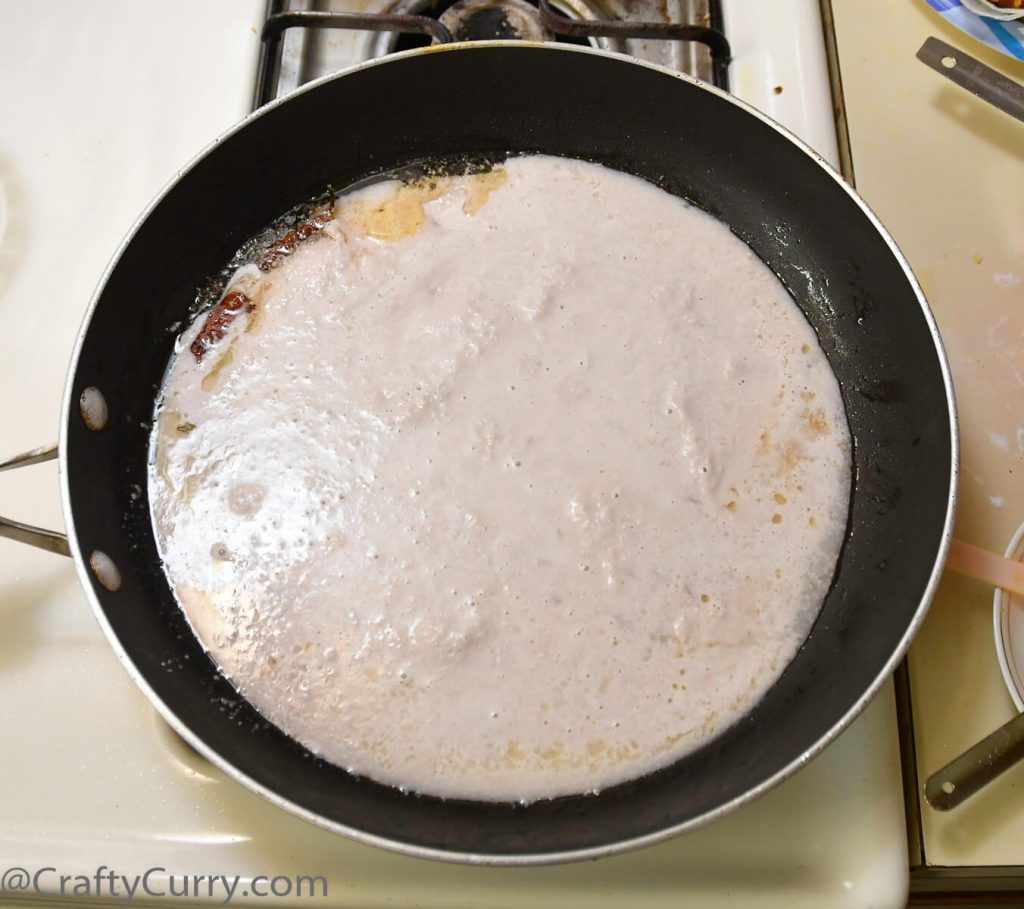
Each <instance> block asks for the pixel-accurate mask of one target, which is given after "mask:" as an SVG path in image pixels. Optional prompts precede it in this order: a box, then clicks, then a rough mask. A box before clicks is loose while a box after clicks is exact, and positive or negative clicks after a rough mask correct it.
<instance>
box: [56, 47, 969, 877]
mask: <svg viewBox="0 0 1024 909" xmlns="http://www.w3.org/2000/svg"><path fill="white" fill-rule="evenodd" d="M525 152H544V153H547V154H554V155H564V156H570V157H576V158H583V159H586V160H589V161H595V162H598V163H601V164H604V165H607V166H610V167H613V168H617V169H619V170H622V171H627V172H629V173H633V174H637V175H639V176H642V177H645V178H646V179H648V180H650V181H652V182H654V183H656V184H658V185H659V186H661V187H663V188H665V189H666V190H668V191H670V192H672V193H675V194H677V195H680V196H683V197H686V198H687V199H689V200H691V201H692V202H694V203H695V204H697V205H699V206H701V207H702V208H704V209H706V210H707V211H708V212H710V213H712V214H713V215H715V216H717V217H718V218H720V219H721V220H723V221H724V222H725V223H726V224H728V225H729V226H730V227H731V229H732V230H733V232H734V233H735V234H736V235H737V236H738V237H740V238H741V239H742V240H744V241H745V242H746V243H747V244H748V245H749V246H750V247H751V248H752V249H753V250H754V252H755V253H756V254H757V255H758V256H760V258H761V259H763V260H764V261H765V262H766V263H767V264H768V265H769V266H770V267H771V269H772V270H773V271H774V272H775V273H776V274H777V275H778V276H779V277H780V279H781V280H782V281H783V283H784V284H785V285H786V287H787V288H788V289H789V291H790V293H791V294H792V295H793V298H794V299H795V300H796V302H797V303H798V305H799V306H800V308H801V309H802V310H803V312H804V313H805V314H806V316H807V318H808V320H809V321H810V322H811V324H812V325H813V326H814V328H815V330H816V332H817V334H818V337H819V339H820V343H821V346H822V348H823V349H824V351H825V353H826V354H827V356H828V358H829V361H830V363H831V365H832V368H833V369H834V371H835V374H836V376H837V377H838V379H839V383H840V385H841V388H842V393H843V398H844V401H845V405H846V410H847V415H848V418H849V423H850V428H851V430H852V435H853V439H854V462H855V477H854V483H853V492H852V501H851V509H850V523H849V528H848V535H847V539H846V541H845V544H844V547H843V550H842V555H841V557H840V564H839V568H838V572H837V575H836V578H835V582H834V584H833V587H832V589H831V591H830V593H829V595H828V598H827V600H826V601H825V604H824V607H823V609H822V612H821V615H820V617H819V619H818V620H817V622H816V624H815V625H814V628H813V630H812V632H811V635H810V637H809V638H808V639H807V641H806V643H805V645H804V646H803V647H802V648H801V650H800V652H799V653H798V655H797V656H796V658H795V659H794V660H793V662H792V664H791V665H790V666H789V667H788V668H787V669H786V671H785V672H784V673H783V675H782V676H781V678H780V679H779V680H778V682H777V683H776V684H775V685H774V687H772V688H771V689H770V691H769V692H768V694H767V695H766V697H765V698H764V699H763V700H762V701H761V702H760V703H758V704H757V705H756V706H755V707H754V708H753V709H752V710H751V711H750V713H749V714H747V715H746V716H745V717H743V718H742V719H741V720H740V721H739V722H738V723H736V724H735V725H734V726H732V727H730V728H728V729H726V730H725V731H724V732H723V733H722V734H721V735H719V736H718V737H717V738H716V739H714V740H713V741H711V742H710V743H709V744H707V745H705V746H704V747H702V748H701V749H700V750H699V751H697V752H695V753H693V754H690V755H689V756H687V757H685V758H683V759H681V760H679V761H678V762H677V763H675V764H673V765H672V766H670V767H667V768H666V769H663V770H661V771H658V772H656V773H652V774H650V775H648V776H646V777H643V778H641V779H639V780H636V781H633V782H630V783H626V784H623V785H620V786H616V787H614V788H611V789H607V790H605V791H602V792H601V793H600V794H599V795H588V796H579V797H572V798H563V799H557V800H553V801H542V802H538V803H534V804H531V805H527V806H523V805H518V804H485V803H476V802H466V801H444V800H440V799H436V798H428V797H419V796H415V795H407V794H402V793H401V792H399V791H398V790H395V789H391V788H388V787H385V786H381V785H378V784H376V783H373V782H371V781H368V780H366V779H360V778H356V777H354V776H351V775H349V774H348V773H346V772H345V771H344V770H341V769H339V768H337V767H335V766H332V765H330V764H327V763H325V762H323V761H321V760H318V759H317V758H316V757H314V756H313V755H311V754H310V753H308V752H307V751H306V750H305V749H303V748H302V747H301V746H299V745H298V744H296V743H295V742H294V741H292V740H291V739H289V738H288V737H287V736H286V735H284V734H283V733H282V732H281V731H280V730H278V729H277V728H276V727H274V726H272V725H270V724H269V723H267V722H266V721H265V720H263V719H262V718H261V716H260V715H259V714H258V713H257V712H256V711H255V710H254V709H253V708H252V707H251V706H250V705H249V704H248V703H247V702H246V701H245V700H243V699H242V698H241V697H240V696H239V695H238V693H237V692H236V691H235V690H234V688H233V687H232V686H231V685H230V683H229V682H228V681H227V680H226V679H225V678H224V677H223V676H222V675H221V674H220V673H219V672H218V670H217V668H216V666H215V665H214V664H213V662H212V661H211V660H210V658H209V657H208V656H207V655H206V654H205V652H204V651H203V649H202V647H201V646H200V645H199V643H198V641H197V640H196V638H195V636H194V635H193V633H192V631H191V630H190V628H189V626H188V624H187V623H186V621H185V618H184V615H183V614H182V612H181V611H180V609H179V607H178V606H177V604H176V602H175V599H174V597H173V595H172V593H171V591H170V589H169V587H168V583H167V580H166V578H165V576H164V574H163V571H162V569H161V565H160V560H159V558H158V556H157V549H156V546H155V543H154V539H153V530H152V526H151V523H150V517H149V504H148V501H147V496H146V488H147V458H148V446H149V431H150V423H151V419H152V414H153V404H154V399H155V396H156V394H157V391H158V388H159V385H160V382H161V379H162V376H163V373H164V370H165V368H166V365H167V362H168V359H169V357H170V356H171V352H172V346H173V343H174V338H175V335H176V333H177V331H179V330H180V328H181V327H182V325H183V324H186V323H187V320H188V318H189V314H190V311H193V308H194V306H195V303H196V298H197V289H199V288H202V287H204V286H206V285H207V283H208V281H209V279H210V278H211V276H214V275H216V274H218V273H219V272H220V270H221V269H222V268H223V267H224V266H225V264H226V263H227V262H228V261H229V260H230V259H231V257H232V255H233V254H234V253H235V251H236V250H237V249H238V248H239V247H240V246H242V244H243V243H244V242H245V241H246V240H248V239H249V238H251V237H252V236H254V235H256V234H258V233H260V232H261V231H262V230H263V229H264V228H265V227H266V226H267V225H268V224H270V223H271V222H273V221H274V220H275V219H276V218H277V217H278V216H280V215H281V214H282V213H284V212H286V211H288V210H289V209H291V208H292V207H293V206H295V205H296V204H298V203H301V202H303V201H305V200H309V199H312V198H314V197H316V196H318V195H319V194H321V193H323V192H324V190H325V189H326V188H327V187H328V186H330V187H333V188H335V189H340V188H343V187H346V186H349V185H351V184H354V183H356V182H358V181H361V180H364V179H367V178H368V177H371V176H373V175H374V174H379V173H382V172H386V171H391V170H394V169H397V168H404V167H408V166H412V165H416V164H417V163H422V162H430V161H436V160H448V159H451V158H452V157H453V156H470V157H473V156H481V157H483V158H488V159H495V158H500V157H502V156H504V155H506V154H509V153H513V154H514V153H525ZM87 389H95V391H89V392H88V393H87V394H86V399H87V401H90V402H91V405H92V406H91V412H90V413H89V414H88V417H89V418H88V419H85V418H84V417H83V411H82V408H81V406H80V401H81V399H82V395H83V392H86V390H87ZM100 400H102V402H104V403H105V405H106V414H105V415H104V414H103V413H102V411H103V407H102V406H97V404H98V402H100ZM104 416H105V419H103V417H104ZM97 426H101V427H102V428H98V429H97V428H95V427H97ZM90 427H93V428H90ZM60 459H61V468H62V482H63V495H64V512H65V518H66V523H67V528H68V537H69V546H70V550H71V554H72V555H73V556H74V558H75V560H76V562H77V564H78V568H79V573H80V575H81V579H82V582H83V584H84V586H85V587H86V589H87V591H88V593H89V595H90V597H91V599H92V602H93V604H94V606H95V610H96V614H97V616H98V617H99V620H100V622H101V624H102V625H103V627H104V629H105V630H106V632H107V634H108V636H109V638H110V640H111V642H112V644H113V645H114V647H115V649H116V650H117V652H118V654H119V655H120V657H121V659H122V661H123V662H124V663H125V665H126V667H127V668H128V670H129V671H130V672H131V674H132V675H133V676H134V678H135V679H136V681H137V682H138V684H139V685H140V686H141V687H142V688H143V690H144V691H145V692H146V694H147V695H148V696H149V697H150V699H151V700H152V701H153V702H154V703H155V704H156V706H157V707H158V708H159V710H160V711H161V713H162V714H163V715H164V717H165V718H166V719H167V720H168V721H169V722H170V723H171V725H172V726H173V727H174V728H175V729H176V730H178V731H179V732H180V733H181V734H182V735H183V736H184V737H185V738H186V739H187V740H188V741H189V742H190V743H192V744H193V745H194V746H195V747H196V748H197V749H199V750H200V751H201V752H202V753H203V754H204V755H206V756H207V757H209V758H210V759H211V760H212V761H213V762H214V763H215V764H217V765H218V766H219V767H221V768H222V769H223V770H225V771H226V772H227V773H228V774H230V775H231V776H232V777H234V778H235V779H237V780H238V781H240V782H241V783H243V784H244V785H246V786H248V787H250V788H252V789H254V790H256V791H257V792H260V793H262V794H263V795H265V796H266V797H267V798H269V799H271V800H272V801H273V802H275V803H276V804H278V805H280V806H282V807H284V808H286V809H288V810H290V811H293V812H295V813H296V814H299V815H301V816H303V817H305V818H307V819H308V820H310V821H312V822H314V823H316V824H319V825H321V826H324V827H326V828H328V829H330V830H333V831H336V832H340V833H345V834H348V835H350V836H353V837H356V838H357V839H360V840H362V841H364V842H370V843H376V844H379V845H383V846H388V847H391V848H394V849H398V850H401V851H404V852H407V853H410V854H415V855H419V856H426V857H433V858H444V859H452V860H460V861H472V862H494V863H507V864H527V863H531V862H542V861H564V860H570V859H578V858H590V857H595V856H598V855H601V854H606V853H610V852H614V851H619V850H623V849H626V848H629V847H632V846H637V845H641V844H645V843H650V842H654V841H656V840H658V839H661V838H664V837H667V836H670V835H672V834H674V833H678V832H681V831H684V830H688V829H690V828H693V827H696V826H698V825H700V824H703V823H705V822H707V821H710V820H712V819H713V818H715V817H717V816H719V815H721V814H722V813H724V812H725V811H728V810H729V809H730V808H733V807H735V806H736V805H739V804H741V803H743V802H745V801H748V800H749V799H751V798H753V797H755V796H756V795H758V794H759V793H762V792H764V791H765V790H766V789H768V788H769V787H771V786H773V785H775V784H776V783H778V782H779V781H780V780H782V779H783V778H785V777H786V776H788V775H789V774H791V773H793V772H794V771H795V770H797V769H798V768H799V767H800V766H802V765H803V764H804V763H806V762H807V761H808V760H810V759H811V758H812V757H813V756H814V755H815V754H817V753H818V752H819V751H820V750H821V749H822V748H824V747H825V746H826V745H827V744H828V743H829V741H831V740H832V739H833V738H834V737H835V736H836V735H838V734H839V732H841V731H842V730H843V729H844V728H845V727H846V726H847V725H848V724H849V723H850V722H851V720H852V719H853V718H854V717H855V716H856V715H857V714H858V713H859V712H860V710H861V709H862V708H863V707H864V705H865V704H866V703H867V702H868V700H869V699H870V698H871V697H872V695H873V694H874V693H875V692H876V691H877V690H878V688H879V687H880V686H881V685H882V683H883V682H884V681H885V679H886V678H887V677H888V676H889V675H890V673H891V672H892V670H893V668H894V667H895V665H896V662H897V661H898V660H899V658H900V657H901V656H902V654H903V653H904V651H905V650H906V648H907V645H908V643H909V641H910V638H911V636H912V635H913V633H914V631H915V630H916V629H917V627H918V625H919V624H920V622H921V620H922V618H923V616H924V613H925V610H926V608H927V605H928V602H929V599H930V597H931V595H932V593H933V591H934V588H935V585H936V583H937V579H938V576H939V572H940V570H941V567H942V562H943V559H944V556H945V551H946V545H947V541H948V538H949V534H950V528H951V522H952V515H953V506H954V493H955V483H956V469H957V453H956V429H955V415H954V405H953V397H952V389H951V385H950V378H949V372H948V368H947V366H946V363H945V359H944V357H943V353H942V350H941V346H940V342H939V338H938V335H937V333H936V329H935V325H934V323H933V321H932V317H931V315H930V313H929V311H928V308H927V305H926V303H925V301H924V299H923V297H922V295H921V292H920V289H919V288H918V286H917V283H916V282H915V280H914V278H913V276H912V274H911V273H910V271H909V269H908V267H907V264H906V262H905V261H904V259H903V257H902V256H901V255H900V253H899V251H898V250H897V248H896V247H895V245H894V244H893V242H892V240H891V239H890V238H889V236H888V235H887V234H886V233H885V231H884V230H883V228H882V227H881V226H880V225H879V223H878V221H877V220H876V219H875V218H874V216H873V215H872V214H871V212H870V211H869V210H868V209H867V208H866V207H865V205H864V204H863V203H862V202H861V201H860V200H859V199H858V198H857V196H856V195H855V194H854V193H853V192H852V191H851V190H850V189H849V187H847V186H846V185H845V184H844V183H843V182H842V181H841V179H840V178H839V177H837V175H836V174H835V173H833V172H832V171H831V170H830V169H829V168H828V167H827V166H826V165H824V164H823V163H822V162H821V161H820V160H819V159H818V158H817V157H816V156H815V155H814V154H813V153H812V152H810V151H809V150H808V149H807V148H805V147H804V146H802V145H800V144H799V143H798V142H797V141H796V140H794V139H793V138H792V137H791V136H789V135H788V134H787V133H785V132H784V131H783V130H781V129H780V128H779V127H778V126H776V125H775V124H774V123H772V122H771V121H769V120H767V119H766V118H764V117H763V116H761V115H760V114H758V113H757V112H755V111H754V110H752V109H751V108H749V107H747V106H746V105H744V104H742V103H740V102H738V101H736V100H734V99H732V98H731V97H729V96H728V95H725V94H723V93H722V92H720V91H717V90H715V89H712V88H709V87H707V86H706V85H703V84H700V83H697V82H696V81H694V80H692V79H690V78H688V77H685V76H680V75H678V74H676V73H672V72H669V71H667V70H662V69H659V68H657V67H653V66H649V65H646V64H641V63H637V62H635V61H632V60H629V59H627V58H624V57H620V56H615V55H611V54H604V53H600V52H596V51H592V50H589V49H584V48H577V47H566V46H554V45H528V44H522V43H519V44H514V43H507V44H505V43H501V44H480V45H462V46H455V47H454V48H438V49H428V50H421V51H415V52H411V53H408V54H404V55H398V56H395V57H391V58H388V59H386V60H385V61H381V62H374V63H370V64H367V65H364V66H362V67H359V68H357V69H355V70H352V71H349V72H347V73H344V74H341V75H339V76H335V77H332V78H328V79H326V80H323V81H320V82H318V83H314V84H312V85H311V86H309V87H307V88H305V89H303V90H301V91H299V92H298V93H296V94H294V95H292V96H290V97H288V98H286V99H284V100H282V101H279V102H276V103H274V104H271V105H269V106H268V107H266V108H264V109H262V110H261V111H259V112H257V113H256V114H254V115H253V116H251V117H250V118H248V119H247V120H246V121H245V122H244V123H243V124H241V125H240V126H239V127H237V128H236V129H234V130H233V131H231V132H230V133H229V134H227V135H225V136H224V137H222V138H221V139H220V140H218V141H217V142H216V143H215V144H214V145H213V146H211V147H210V148H209V149H208V150H207V151H206V152H204V153H203V154H202V155H201V156H200V157H199V158H198V159H197V160H196V161H195V162H194V163H193V164H191V165H190V166H189V167H188V168H186V169H185V170H184V171H182V173H181V174H179V175H178V177H177V178H176V179H175V180H174V182H173V183H172V185H171V186H170V187H169V188H168V189H167V190H166V191H165V192H164V193H163V195H162V196H161V197H160V198H159V199H158V200H157V201H156V202H155V203H154V204H153V206H152V207H151V208H150V209H149V211H148V212H147V213H146V214H145V215H144V216H143V218H142V219H141V220H140V221H139V223H138V225H137V226H136V227H135V229H134V230H133V232H132V233H131V235H130V236H129V237H128V239H127V240H126V242H125V243H124V245H123V247H122V248H121V250H120V251H119V252H118V253H117V255H116V256H115V258H114V261H113V263H112V265H111V266H110V268H109V270H108V272H107V274H106V276H105V278H104V279H103V281H102V282H101V286H100V289H99V291H98V292H97V295H96V297H95V299H94V301H93V303H92V306H91V307H90V309H89V312H88V315H87V317H86V320H85V323H84V326H83V329H82V333H81V336H80V338H79V342H78V345H77V349H76V352H75V355H74V359H73V362H72V364H71V367H70V374H69V379H68V385H67V391H66V395H65V405H64V414H63V424H62V438H61V445H60Z"/></svg>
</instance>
